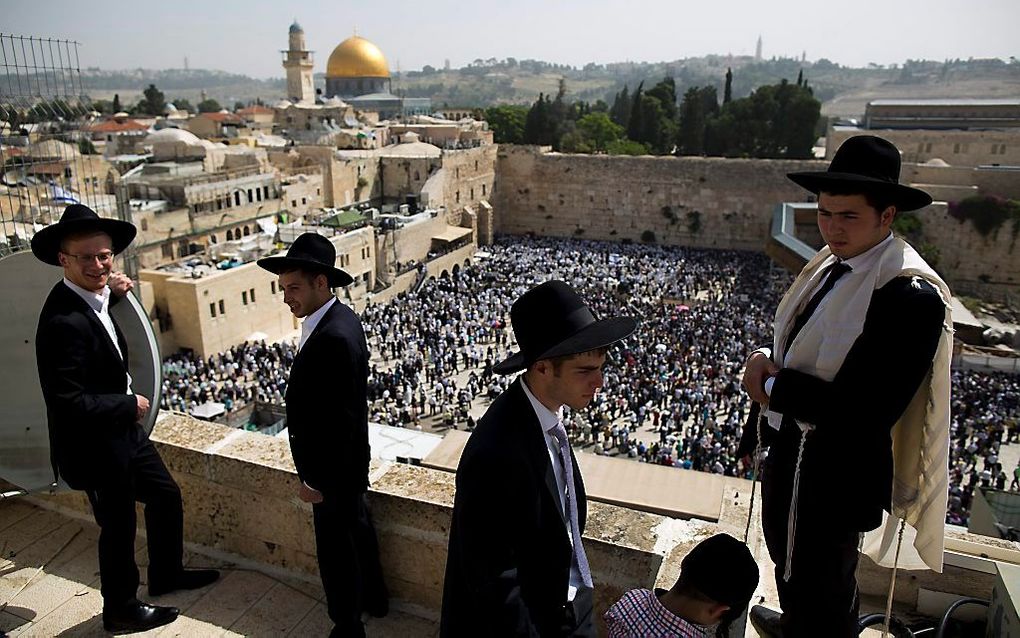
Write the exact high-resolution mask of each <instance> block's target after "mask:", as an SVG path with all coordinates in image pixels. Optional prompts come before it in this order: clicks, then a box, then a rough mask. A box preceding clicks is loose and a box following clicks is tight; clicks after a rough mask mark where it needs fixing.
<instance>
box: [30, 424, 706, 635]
mask: <svg viewBox="0 0 1020 638" xmlns="http://www.w3.org/2000/svg"><path fill="white" fill-rule="evenodd" d="M152 440H153V441H154V442H155V443H156V447H157V448H158V450H159V453H160V455H161V456H162V457H163V460H164V461H165V463H166V465H167V467H168V468H169V469H170V472H171V473H172V474H173V476H174V478H175V479H176V480H177V482H178V484H179V485H180V487H181V492H182V494H183V497H184V519H185V530H184V532H185V539H186V542H187V543H188V544H189V545H190V546H192V547H193V548H194V549H195V550H196V551H198V552H200V553H201V552H206V553H210V554H214V555H217V556H219V557H222V558H226V559H234V560H237V561H239V562H242V563H246V564H252V563H254V564H256V565H262V566H264V567H265V568H266V569H267V570H268V571H274V570H279V569H284V570H288V571H290V572H296V573H298V574H304V575H305V576H306V577H307V578H309V579H310V580H315V579H316V578H317V570H318V568H317V565H316V560H315V540H314V534H313V531H312V513H311V506H309V505H307V504H305V503H302V502H300V501H299V500H298V498H297V493H298V485H299V483H298V477H297V474H296V473H295V471H294V466H293V462H292V460H291V456H290V450H289V446H288V442H287V441H286V440H285V439H278V438H274V437H268V436H264V435H261V434H257V433H252V432H246V431H243V430H235V429H231V428H228V427H225V426H222V425H218V424H214V423H207V422H204V421H198V420H195V419H192V418H189V417H187V416H184V415H179V414H171V415H167V416H164V417H161V418H160V420H159V422H158V423H157V425H156V428H155V430H154V431H153V433H152ZM371 479H372V489H371V491H370V492H369V501H370V505H371V507H372V510H373V518H374V520H375V524H376V529H377V531H378V534H379V543H380V556H381V559H382V564H383V570H384V573H385V575H386V579H387V584H388V586H389V588H390V592H391V595H392V597H393V599H394V603H395V606H397V607H398V608H403V609H404V610H407V611H411V612H413V613H416V614H417V615H420V616H424V617H430V618H438V616H439V611H440V607H441V604H442V592H443V580H444V575H445V569H446V554H447V543H448V538H449V530H450V518H451V515H452V507H453V497H454V492H455V484H454V481H455V475H453V474H450V473H448V472H443V471H439V470H432V469H428V468H422V467H413V466H409V465H402V464H393V463H388V462H381V463H380V462H377V461H373V464H372V468H371ZM36 501H37V502H38V503H39V504H41V505H43V506H45V507H50V508H58V509H63V510H64V511H73V512H77V513H78V515H87V513H88V511H89V509H88V502H87V500H86V499H85V498H84V496H83V494H82V493H81V492H65V493H62V494H60V495H57V496H51V497H41V498H37V499H36ZM142 520H143V519H142V518H141V517H140V518H139V521H142ZM714 528H715V526H713V525H711V524H707V523H698V522H687V521H678V520H674V519H669V518H666V517H663V516H659V515H655V514H646V513H641V512H636V511H634V510H629V509H626V508H622V507H616V506H612V505H605V504H601V503H590V504H589V508H588V525H587V529H586V530H585V547H586V549H587V552H588V556H589V560H590V562H591V566H592V573H593V576H594V579H595V582H596V584H597V585H596V592H595V601H596V613H597V614H598V617H599V618H601V615H602V613H603V612H604V611H605V610H606V608H608V606H609V605H611V604H612V603H613V602H615V601H616V600H617V599H618V598H619V597H620V596H621V595H622V594H623V593H624V592H625V591H627V590H629V589H631V588H634V587H650V586H651V585H652V584H653V583H655V581H656V578H657V577H658V576H659V573H660V570H661V568H662V564H663V560H664V557H665V556H667V555H673V556H674V557H675V555H676V554H675V550H676V549H677V548H678V547H679V546H687V545H693V544H694V543H696V542H698V541H699V540H700V539H702V538H704V537H706V536H708V535H710V534H711V533H714ZM667 530H668V533H667ZM684 553H686V552H684ZM670 584H671V583H670ZM600 622H601V621H600Z"/></svg>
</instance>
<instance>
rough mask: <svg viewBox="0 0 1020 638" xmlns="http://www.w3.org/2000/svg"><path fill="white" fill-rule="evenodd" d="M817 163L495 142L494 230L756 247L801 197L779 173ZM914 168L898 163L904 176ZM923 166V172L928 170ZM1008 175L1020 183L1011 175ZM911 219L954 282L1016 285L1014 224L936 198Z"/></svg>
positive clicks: (967, 288)
mask: <svg viewBox="0 0 1020 638" xmlns="http://www.w3.org/2000/svg"><path fill="white" fill-rule="evenodd" d="M826 166H827V162H821V161H806V160H758V159H726V158H704V157H650V156H644V157H624V156H607V155H564V154H560V153H552V152H549V151H548V149H546V148H540V147H528V146H506V145H501V146H500V147H499V153H498V158H497V165H496V181H495V186H494V191H495V198H494V200H495V201H494V204H495V205H494V208H495V230H496V232H497V233H505V234H527V233H534V234H536V235H545V236H553V237H577V238H585V239H602V240H611V241H621V240H622V241H633V242H655V243H659V244H668V245H680V246H692V247H701V248H721V249H742V250H763V249H764V247H765V244H766V242H767V241H768V238H769V225H770V222H771V219H772V213H773V211H774V209H775V207H776V205H777V204H779V203H781V202H803V201H809V200H810V199H811V196H810V194H808V193H806V192H805V191H803V190H802V189H800V188H799V187H798V186H796V185H795V184H794V183H793V182H791V181H789V180H788V179H787V178H786V174H787V173H789V172H793V171H810V170H825V168H826ZM920 173H921V171H918V170H917V169H916V167H911V166H909V165H907V166H904V177H905V178H907V179H910V178H911V177H914V176H915V174H916V175H917V176H920ZM930 173H931V172H930V171H929V174H925V175H924V177H925V178H930ZM957 177H958V176H957ZM1014 179H1015V180H1017V181H1020V174H1018V175H1017V176H1016V177H1015V178H1014ZM958 181H959V180H958V179H957V180H954V184H955V183H957V182H958ZM954 189H955V190H959V188H955V187H954ZM932 190H933V191H935V190H936V189H932ZM965 192H966V193H967V194H998V193H990V192H988V191H987V190H986V189H985V188H984V187H983V186H982V183H975V184H974V185H973V186H971V187H970V188H968V189H966V191H965ZM936 195H937V193H936ZM917 218H918V219H919V221H920V229H919V232H918V235H917V238H916V239H915V240H914V243H915V245H918V246H919V247H920V246H922V245H924V246H925V251H926V252H925V254H926V255H932V256H937V258H933V261H935V264H934V266H935V267H936V269H937V270H939V271H940V272H941V273H942V274H943V276H945V277H946V278H947V279H948V281H949V283H950V284H951V285H952V286H953V287H954V289H955V290H957V291H958V292H960V293H963V294H972V295H973V294H979V295H988V296H992V297H1002V296H1003V295H1006V294H1015V293H1017V292H1020V253H1017V252H1016V251H1017V247H1016V243H1017V235H1018V233H1017V228H1018V225H1016V224H1014V222H1012V221H1007V222H1005V223H1004V224H1002V226H1001V227H999V228H998V229H997V230H995V231H994V232H991V233H989V234H988V235H987V236H985V235H982V234H981V233H980V232H979V231H978V230H977V229H976V228H975V226H974V225H973V224H972V223H971V222H970V221H963V222H961V221H960V220H958V219H956V218H954V217H953V216H951V215H950V214H949V209H948V206H947V204H946V203H944V202H936V203H935V204H933V205H932V206H931V207H929V208H927V209H925V210H923V211H921V212H920V213H918V215H917Z"/></svg>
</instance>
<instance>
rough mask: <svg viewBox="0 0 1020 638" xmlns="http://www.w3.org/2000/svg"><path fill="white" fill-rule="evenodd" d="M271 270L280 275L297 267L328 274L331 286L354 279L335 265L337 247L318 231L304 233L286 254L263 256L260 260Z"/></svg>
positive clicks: (343, 283) (337, 286)
mask: <svg viewBox="0 0 1020 638" xmlns="http://www.w3.org/2000/svg"><path fill="white" fill-rule="evenodd" d="M258 264H259V266H262V267H263V268H265V269H266V270H268V271H269V272H271V273H273V274H275V275H279V274H280V273H281V272H285V271H288V270H293V269H295V268H298V269H301V270H307V271H310V272H316V273H322V274H324V275H326V280H327V281H328V282H329V287H330V288H339V287H342V286H346V285H347V284H349V283H351V282H352V281H354V277H351V276H350V275H348V274H347V273H346V272H344V271H342V270H340V269H339V268H337V267H336V266H335V264H336V247H335V246H333V242H331V241H329V240H328V239H326V238H325V237H323V236H322V235H319V234H317V233H302V234H301V235H299V236H298V238H297V239H295V240H294V243H293V244H291V245H290V249H289V250H287V254H286V255H285V256H278V257H263V258H262V259H260V260H259V261H258Z"/></svg>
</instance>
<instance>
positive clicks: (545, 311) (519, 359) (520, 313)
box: [492, 280, 637, 374]
mask: <svg viewBox="0 0 1020 638" xmlns="http://www.w3.org/2000/svg"><path fill="white" fill-rule="evenodd" d="M510 322H511V324H513V328H514V336H516V337H517V345H518V346H520V349H521V350H520V352H517V353H515V354H513V355H511V356H509V357H508V358H507V359H506V360H504V361H501V362H500V363H497V364H496V365H494V366H492V371H493V372H494V373H496V374H513V373H514V372H520V371H521V370H525V369H527V368H528V366H530V365H531V364H532V363H534V362H536V361H539V360H541V359H549V358H552V357H562V356H566V355H571V354H580V353H582V352H588V351H590V350H596V349H598V348H605V347H608V346H611V345H613V344H614V343H616V342H617V341H619V340H621V339H624V338H626V337H628V336H630V335H631V334H632V333H633V332H634V330H635V329H637V321H635V320H634V319H631V318H630V317H611V318H608V319H596V318H595V315H594V314H592V312H591V310H590V309H589V308H588V306H587V305H586V304H585V303H584V300H582V299H581V296H580V295H578V294H577V292H575V291H574V289H573V288H571V287H570V286H568V285H567V284H565V283H563V282H562V281H556V280H552V281H547V282H545V283H543V284H539V285H538V286H535V287H534V288H532V289H531V290H529V291H528V292H526V293H524V294H523V295H521V298H520V299H518V300H517V301H515V302H514V305H513V306H511V308H510Z"/></svg>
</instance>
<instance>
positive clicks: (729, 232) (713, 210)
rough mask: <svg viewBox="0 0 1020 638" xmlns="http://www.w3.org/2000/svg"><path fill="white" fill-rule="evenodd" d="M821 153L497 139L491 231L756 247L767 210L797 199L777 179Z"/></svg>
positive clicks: (792, 188)
mask: <svg viewBox="0 0 1020 638" xmlns="http://www.w3.org/2000/svg"><path fill="white" fill-rule="evenodd" d="M824 167H825V165H824V164H823V163H821V162H801V161H785V160H741V159H708V158H699V157H694V158H686V157H685V158H677V157H620V156H614V157H610V156H606V155H561V154H558V153H542V152H541V151H540V150H539V149H537V148H535V147H512V146H500V148H499V159H498V163H497V170H496V188H495V190H496V201H495V210H496V215H495V220H496V221H495V229H496V232H499V233H509V234H525V233H535V234H537V235H549V236H557V237H583V238H587V239H605V240H625V239H626V240H631V241H635V242H637V241H642V236H645V237H648V235H647V234H646V232H647V231H651V232H652V233H654V236H655V241H656V242H659V243H664V244H678V245H684V246H699V247H705V248H738V249H746V250H762V249H763V247H764V245H765V239H766V237H767V236H768V230H769V222H770V220H771V216H772V209H773V208H774V207H775V205H776V203H778V202H783V201H802V200H803V199H804V191H803V190H801V189H800V188H798V187H797V186H796V185H795V184H793V183H792V182H790V181H789V180H788V179H786V173H788V172H791V171H797V170H821V169H824Z"/></svg>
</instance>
